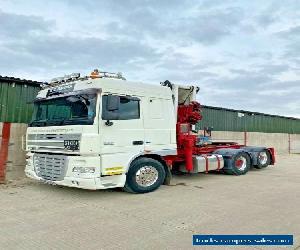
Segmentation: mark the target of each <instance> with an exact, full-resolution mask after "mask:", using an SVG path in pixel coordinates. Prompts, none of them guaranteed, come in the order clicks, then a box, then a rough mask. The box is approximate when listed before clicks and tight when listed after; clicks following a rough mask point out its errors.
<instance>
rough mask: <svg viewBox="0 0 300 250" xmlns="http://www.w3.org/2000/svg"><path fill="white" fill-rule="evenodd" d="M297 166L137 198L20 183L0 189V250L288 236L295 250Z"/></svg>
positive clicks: (165, 245)
mask: <svg viewBox="0 0 300 250" xmlns="http://www.w3.org/2000/svg"><path fill="white" fill-rule="evenodd" d="M299 168H300V155H292V156H279V157H278V163H277V165H276V166H275V167H272V166H271V167H268V168H266V169H263V170H251V171H250V172H248V174H247V175H245V176H229V175H220V174H208V175H207V174H199V175H194V176H188V175H185V176H176V177H175V178H174V179H173V183H172V186H162V187H161V188H160V189H159V190H157V191H156V192H153V193H149V194H141V195H133V194H128V193H124V192H122V191H120V190H105V191H88V190H80V189H74V188H66V187H63V188H62V187H57V186H49V185H45V184H40V183H36V182H32V181H30V180H27V179H25V180H20V181H17V182H13V183H10V184H8V185H2V186H0V201H1V202H0V249H193V248H202V249H225V248H224V247H220V248H211V247H193V246H192V235H193V234H293V235H294V246H293V247H292V248H288V249H296V248H297V246H298V248H300V247H299V245H300V171H299ZM240 248H241V247H234V249H240ZM263 248H266V247H262V248H260V247H255V248H254V247H253V248H252V249H263ZM226 249H228V248H226ZM243 249H249V247H245V248H243ZM267 249H275V248H274V247H271V248H270V247H267ZM284 249H287V248H286V247H285V248H284Z"/></svg>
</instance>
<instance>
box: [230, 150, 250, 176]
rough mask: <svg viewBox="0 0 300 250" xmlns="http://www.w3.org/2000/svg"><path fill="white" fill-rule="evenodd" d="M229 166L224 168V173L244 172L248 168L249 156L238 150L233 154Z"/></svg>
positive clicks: (237, 173) (238, 173)
mask: <svg viewBox="0 0 300 250" xmlns="http://www.w3.org/2000/svg"><path fill="white" fill-rule="evenodd" d="M230 164H231V166H229V169H227V170H226V173H228V174H233V175H242V174H246V173H247V172H248V171H249V169H250V165H251V163H250V157H249V155H248V154H247V153H244V152H239V153H237V154H236V155H234V156H233V158H232V160H231V163H230Z"/></svg>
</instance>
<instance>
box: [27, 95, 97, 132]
mask: <svg viewBox="0 0 300 250" xmlns="http://www.w3.org/2000/svg"><path fill="white" fill-rule="evenodd" d="M96 99H97V97H96V94H81V95H72V96H65V97H58V98H55V99H51V100H41V101H36V102H35V103H34V111H33V117H32V121H31V123H30V124H29V126H31V127H45V126H62V125H85V124H86V125H89V124H93V123H94V118H95V114H96Z"/></svg>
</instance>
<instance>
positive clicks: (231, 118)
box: [197, 106, 300, 134]
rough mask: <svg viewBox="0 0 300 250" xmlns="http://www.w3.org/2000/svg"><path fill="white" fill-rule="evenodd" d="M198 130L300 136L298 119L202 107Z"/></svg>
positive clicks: (299, 120) (299, 121)
mask: <svg viewBox="0 0 300 250" xmlns="http://www.w3.org/2000/svg"><path fill="white" fill-rule="evenodd" d="M202 115H203V118H202V120H201V121H200V122H199V123H198V124H197V128H198V129H203V128H204V127H213V130H215V131H236V132H243V131H247V132H262V133H287V134H300V119H297V118H293V117H284V116H277V115H269V114H264V113H258V112H251V111H245V110H233V109H226V108H220V107H212V106H202Z"/></svg>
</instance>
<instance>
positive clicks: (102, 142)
mask: <svg viewBox="0 0 300 250" xmlns="http://www.w3.org/2000/svg"><path fill="white" fill-rule="evenodd" d="M42 87H43V88H42V89H41V90H40V92H39V93H38V95H37V97H36V99H35V101H34V113H33V118H32V121H31V123H30V124H29V127H28V129H27V134H26V150H27V164H26V169H25V173H26V175H27V176H28V177H30V178H32V179H35V180H40V181H42V182H45V183H49V184H53V185H63V186H69V187H77V188H83V189H93V190H95V189H107V188H115V187H122V188H123V189H124V190H125V191H127V192H131V193H146V192H151V191H154V190H155V189H157V188H158V187H159V186H160V185H162V184H163V183H169V182H170V179H171V173H172V172H173V171H176V172H178V171H180V172H184V173H190V174H196V173H200V172H209V171H219V172H221V173H227V174H232V175H243V174H246V173H247V172H248V171H249V169H250V168H252V167H255V168H259V169H260V168H265V167H267V166H268V165H274V163H275V152H274V149H273V148H265V147H248V146H245V145H240V144H237V143H234V142H223V143H222V142H214V141H212V140H211V139H210V137H209V136H207V135H206V136H204V135H203V134H201V133H200V131H195V124H197V123H198V122H201V118H202V115H201V106H200V104H199V103H198V102H197V101H196V94H197V92H198V91H199V88H198V87H197V86H181V85H176V84H173V83H171V82H169V81H165V82H163V83H161V84H160V85H157V86H156V85H152V84H144V83H140V82H131V81H127V80H126V79H125V78H124V77H123V76H122V75H121V74H120V73H118V74H114V73H108V72H100V71H98V70H95V71H94V72H92V74H91V75H89V76H84V77H81V76H80V74H72V75H67V76H65V77H61V78H55V79H53V80H52V81H51V82H50V83H47V84H46V83H45V84H44V85H43V86H42ZM201 132H202V131H201ZM171 170H172V171H171Z"/></svg>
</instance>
